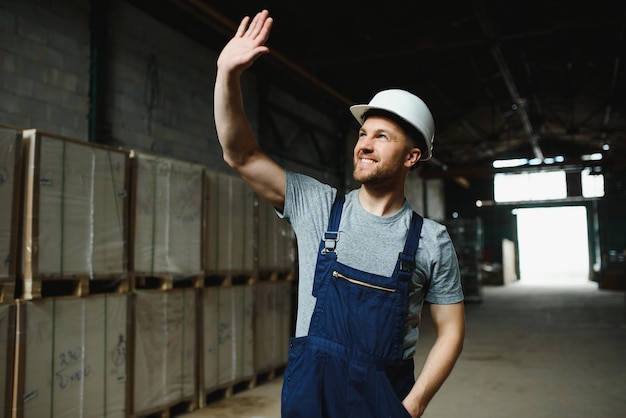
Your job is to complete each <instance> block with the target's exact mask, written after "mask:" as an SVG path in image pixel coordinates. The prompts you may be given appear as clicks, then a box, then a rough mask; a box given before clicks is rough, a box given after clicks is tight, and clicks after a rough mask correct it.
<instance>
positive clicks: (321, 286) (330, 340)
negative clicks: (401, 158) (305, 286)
mask: <svg viewBox="0 0 626 418" xmlns="http://www.w3.org/2000/svg"><path fill="white" fill-rule="evenodd" d="M343 201H344V198H343V196H341V197H338V198H337V199H336V200H335V203H334V204H333V207H332V210H331V215H330V220H329V225H328V231H327V232H326V233H325V234H324V238H323V239H322V241H321V243H320V250H319V252H318V259H317V266H316V271H315V279H314V283H313V295H314V296H315V297H316V298H317V301H316V305H315V309H314V311H313V316H312V318H311V325H310V328H309V334H308V335H307V336H306V337H298V338H292V339H291V342H290V349H289V357H288V364H287V369H286V370H285V375H284V380H285V381H284V384H283V393H282V417H283V418H300V417H302V418H351V417H353V418H381V417H383V418H407V417H410V415H409V413H408V412H407V411H406V409H405V408H404V406H403V405H402V400H403V399H404V398H405V397H406V395H407V394H408V393H409V391H410V390H411V388H412V387H413V384H414V383H415V378H414V374H413V373H414V371H413V359H412V358H411V359H409V360H403V359H402V355H403V341H404V323H405V318H406V313H407V311H406V309H407V307H406V304H407V288H408V282H409V280H410V278H411V272H412V269H413V264H414V260H415V252H416V250H417V246H418V243H419V237H420V233H421V229H422V223H423V218H422V217H421V216H419V215H418V214H417V213H415V212H414V213H413V218H412V220H411V226H410V229H409V233H408V236H407V239H406V242H405V246H404V250H403V252H402V253H400V254H399V257H398V261H397V262H396V266H395V269H394V273H393V276H392V277H385V276H380V275H376V274H371V273H367V272H364V271H361V270H357V269H355V268H352V267H349V266H347V265H344V264H341V263H339V262H338V261H337V254H336V253H335V251H334V250H335V243H336V241H337V238H338V232H337V231H338V230H339V221H340V219H341V211H342V209H343Z"/></svg>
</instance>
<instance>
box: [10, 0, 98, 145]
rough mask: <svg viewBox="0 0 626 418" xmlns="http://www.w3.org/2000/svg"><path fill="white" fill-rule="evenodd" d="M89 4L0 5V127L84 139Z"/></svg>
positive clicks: (66, 0) (19, 0) (16, 1)
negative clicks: (6, 126)
mask: <svg viewBox="0 0 626 418" xmlns="http://www.w3.org/2000/svg"><path fill="white" fill-rule="evenodd" d="M88 5H89V3H88V2H85V1H72V0H61V1H55V2H50V1H24V0H6V1H3V2H2V4H0V70H1V71H2V73H1V77H0V122H2V123H5V124H9V125H13V126H17V127H20V128H37V129H41V130H44V131H49V132H53V133H56V134H61V135H66V136H70V137H73V138H78V139H86V138H87V130H88V120H87V116H88V112H89V105H88V97H89V96H88V94H89V9H88Z"/></svg>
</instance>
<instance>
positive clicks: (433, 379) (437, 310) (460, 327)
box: [402, 302, 465, 417]
mask: <svg viewBox="0 0 626 418" xmlns="http://www.w3.org/2000/svg"><path fill="white" fill-rule="evenodd" d="M431 316H432V319H433V322H434V323H435V329H436V331H437V338H436V340H435V343H434V344H433V346H432V348H431V349H430V352H429V353H428V357H427V358H426V361H425V362H424V367H423V368H422V370H421V372H420V374H419V376H418V378H417V380H416V382H415V385H413V389H411V392H410V393H409V394H408V396H407V397H406V398H405V399H404V401H403V402H402V403H403V404H404V406H405V408H406V409H407V410H408V411H409V413H410V414H411V416H412V417H421V416H422V414H423V413H424V410H425V409H426V407H427V406H428V403H429V402H430V401H431V400H432V398H433V397H434V396H435V394H436V393H437V391H438V390H439V388H441V385H443V383H444V382H445V380H446V379H447V378H448V376H449V375H450V372H451V371H452V368H453V367H454V364H455V363H456V360H457V359H458V357H459V355H460V354H461V350H462V348H463V340H464V338H465V311H464V304H463V303H462V302H461V303H455V304H452V305H436V304H433V305H431Z"/></svg>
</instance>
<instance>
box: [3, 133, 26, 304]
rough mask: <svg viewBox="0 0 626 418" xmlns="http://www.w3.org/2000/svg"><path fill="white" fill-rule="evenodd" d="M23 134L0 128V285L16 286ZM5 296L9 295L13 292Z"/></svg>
mask: <svg viewBox="0 0 626 418" xmlns="http://www.w3.org/2000/svg"><path fill="white" fill-rule="evenodd" d="M20 155H21V133H20V131H17V130H15V129H11V128H4V127H2V126H0V283H2V284H11V285H12V284H14V281H15V273H16V267H17V266H16V257H17V235H18V229H17V226H18V225H19V221H18V216H19V213H20V209H19V206H18V204H19V203H20V202H19V199H17V197H16V196H18V194H19V187H20V184H21V183H20V181H21V176H20V174H19V171H20ZM2 290H3V291H2V294H0V301H1V300H2V299H3V298H2V296H7V299H8V296H12V295H10V293H11V291H10V290H11V289H9V291H8V292H6V294H5V292H4V290H6V289H4V288H3V289H2Z"/></svg>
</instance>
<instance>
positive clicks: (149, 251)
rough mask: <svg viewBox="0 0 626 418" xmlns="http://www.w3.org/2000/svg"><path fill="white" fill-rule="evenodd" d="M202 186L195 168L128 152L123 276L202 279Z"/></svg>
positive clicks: (200, 174) (200, 170) (199, 171)
mask: <svg viewBox="0 0 626 418" xmlns="http://www.w3.org/2000/svg"><path fill="white" fill-rule="evenodd" d="M203 182H204V167H202V166H200V165H197V164H192V163H187V162H183V161H177V160H173V159H167V158H162V157H158V156H154V155H148V154H143V153H134V156H133V171H132V186H131V191H132V193H131V238H130V240H131V242H132V245H131V246H130V267H129V271H130V272H131V273H132V274H133V275H134V276H135V278H136V279H137V278H144V277H156V278H163V279H165V280H167V279H171V280H176V279H180V278H187V277H191V276H199V275H201V274H202V272H203V266H202V235H203V234H202V232H203V213H202V204H203ZM166 287H171V286H166Z"/></svg>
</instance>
